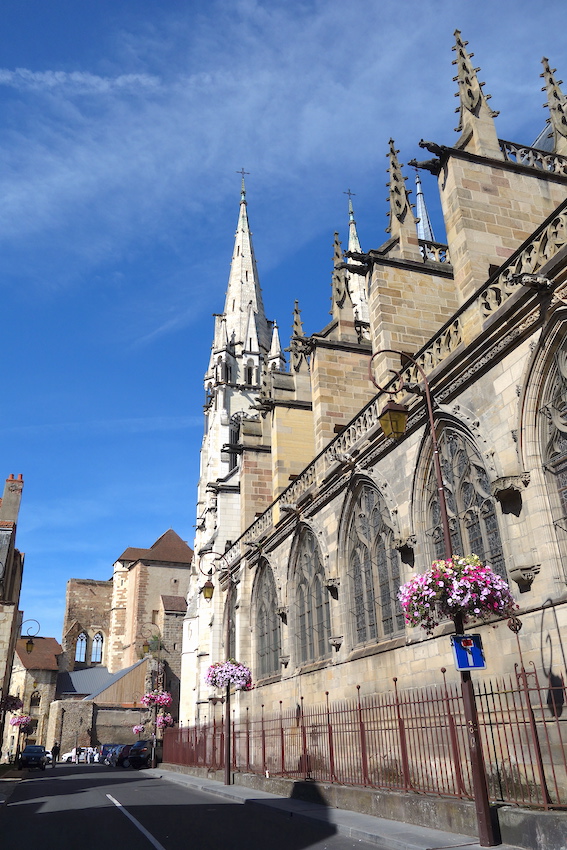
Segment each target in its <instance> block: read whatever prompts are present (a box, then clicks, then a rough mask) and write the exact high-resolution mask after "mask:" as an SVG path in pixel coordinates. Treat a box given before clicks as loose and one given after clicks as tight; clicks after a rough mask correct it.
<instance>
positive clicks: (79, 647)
mask: <svg viewBox="0 0 567 850" xmlns="http://www.w3.org/2000/svg"><path fill="white" fill-rule="evenodd" d="M87 643H88V637H87V634H86V632H81V634H80V635H79V637H78V638H77V643H76V645H75V661H78V662H79V663H84V662H85V661H86V660H87Z"/></svg>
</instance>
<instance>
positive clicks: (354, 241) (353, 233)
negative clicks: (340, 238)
mask: <svg viewBox="0 0 567 850" xmlns="http://www.w3.org/2000/svg"><path fill="white" fill-rule="evenodd" d="M343 194H345V195H348V248H347V251H348V253H352V254H361V253H362V249H361V247H360V242H359V241H358V233H357V230H356V221H355V220H354V210H353V208H352V198H354V197H356V195H355V193H354V192H351V191H350V189H347V190H346V192H344V193H343Z"/></svg>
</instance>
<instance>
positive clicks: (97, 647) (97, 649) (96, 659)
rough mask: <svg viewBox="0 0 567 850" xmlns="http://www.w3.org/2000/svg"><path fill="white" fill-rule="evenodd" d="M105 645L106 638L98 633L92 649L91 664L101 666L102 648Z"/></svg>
mask: <svg viewBox="0 0 567 850" xmlns="http://www.w3.org/2000/svg"><path fill="white" fill-rule="evenodd" d="M103 644H104V638H103V636H102V634H101V633H100V632H97V633H96V635H95V636H94V638H93V645H92V648H91V664H100V663H101V661H102V647H103Z"/></svg>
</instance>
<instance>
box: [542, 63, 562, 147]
mask: <svg viewBox="0 0 567 850" xmlns="http://www.w3.org/2000/svg"><path fill="white" fill-rule="evenodd" d="M541 62H542V65H543V74H540V76H541V77H543V78H544V80H545V85H544V86H543V87H542V91H544V92H546V94H547V102H546V103H544V107H545V106H547V108H548V109H549V122H550V123H551V128H552V130H553V150H554V152H555V153H558V154H560V155H561V156H567V97H566V96H565V95H564V94H563V92H562V91H561V89H560V88H559V86H560V85H561V83H562V82H563V80H556V79H555V77H554V74H555V72H556V70H557V69H556V68H550V67H549V60H548V59H546V58H545V56H544V57H543V59H542V60H541Z"/></svg>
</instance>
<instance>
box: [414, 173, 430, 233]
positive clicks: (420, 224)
mask: <svg viewBox="0 0 567 850" xmlns="http://www.w3.org/2000/svg"><path fill="white" fill-rule="evenodd" d="M415 193H416V194H415V204H416V212H417V236H418V239H425V240H426V241H427V242H435V236H434V235H433V228H432V226H431V221H430V219H429V213H428V212H427V207H426V205H425V197H424V194H423V189H422V188H421V178H420V176H419V171H418V170H417V168H416V169H415Z"/></svg>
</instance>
